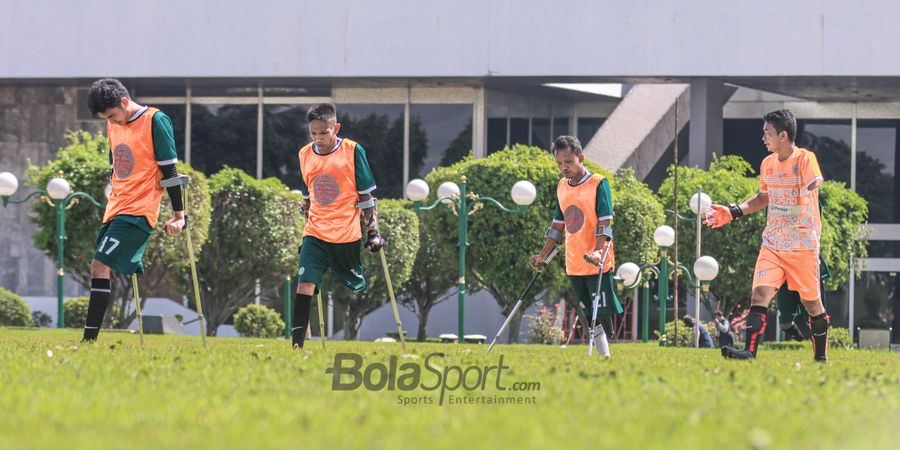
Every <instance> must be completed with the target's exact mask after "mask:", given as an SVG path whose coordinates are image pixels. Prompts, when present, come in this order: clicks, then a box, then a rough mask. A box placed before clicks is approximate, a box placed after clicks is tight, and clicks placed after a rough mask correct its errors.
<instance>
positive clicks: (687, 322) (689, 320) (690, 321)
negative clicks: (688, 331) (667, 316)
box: [681, 316, 694, 326]
mask: <svg viewBox="0 0 900 450" xmlns="http://www.w3.org/2000/svg"><path fill="white" fill-rule="evenodd" d="M681 321H682V322H684V324H685V325H690V326H694V318H693V317H691V316H684V317H682V318H681Z"/></svg>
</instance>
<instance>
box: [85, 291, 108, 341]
mask: <svg viewBox="0 0 900 450" xmlns="http://www.w3.org/2000/svg"><path fill="white" fill-rule="evenodd" d="M110 286H111V285H110V282H109V278H91V297H90V301H89V302H88V311H87V320H85V323H84V336H83V337H82V340H83V341H94V340H96V339H97V336H98V335H99V334H100V325H101V324H103V316H104V315H106V307H107V306H109V293H110Z"/></svg>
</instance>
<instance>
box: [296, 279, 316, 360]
mask: <svg viewBox="0 0 900 450" xmlns="http://www.w3.org/2000/svg"><path fill="white" fill-rule="evenodd" d="M315 292H316V285H315V284H313V283H306V282H301V283H299V284H298V285H297V298H295V299H294V313H293V315H292V316H291V344H292V345H293V346H294V347H298V348H303V342H304V340H305V339H306V332H307V329H308V328H309V314H310V310H311V308H312V298H313V295H315Z"/></svg>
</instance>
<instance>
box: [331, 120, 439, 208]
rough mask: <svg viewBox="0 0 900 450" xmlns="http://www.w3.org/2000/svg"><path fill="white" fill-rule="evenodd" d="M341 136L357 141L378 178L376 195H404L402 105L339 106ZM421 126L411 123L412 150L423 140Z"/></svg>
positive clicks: (381, 196)
mask: <svg viewBox="0 0 900 450" xmlns="http://www.w3.org/2000/svg"><path fill="white" fill-rule="evenodd" d="M337 111H338V122H340V124H341V131H340V135H341V136H342V137H347V138H350V139H353V140H354V141H356V142H358V143H359V144H360V145H362V147H363V148H364V149H365V150H366V158H367V159H368V161H369V167H371V168H372V175H373V176H374V177H375V185H376V186H378V189H376V190H375V196H376V197H379V198H402V197H403V105H352V104H346V105H337ZM421 135H422V131H421V129H420V125H418V124H413V123H410V133H409V139H410V152H412V149H413V148H414V147H413V145H414V143H415V144H416V145H418V143H419V142H421Z"/></svg>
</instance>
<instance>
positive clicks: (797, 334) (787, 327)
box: [781, 322, 806, 341]
mask: <svg viewBox="0 0 900 450" xmlns="http://www.w3.org/2000/svg"><path fill="white" fill-rule="evenodd" d="M781 330H782V331H784V334H786V335H788V336H790V338H791V339H793V340H795V341H803V340H805V339H806V336H805V335H804V334H803V330H801V329H800V327H799V326H797V324H796V323H794V322H791V323H789V324H783V325H782V328H781Z"/></svg>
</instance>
